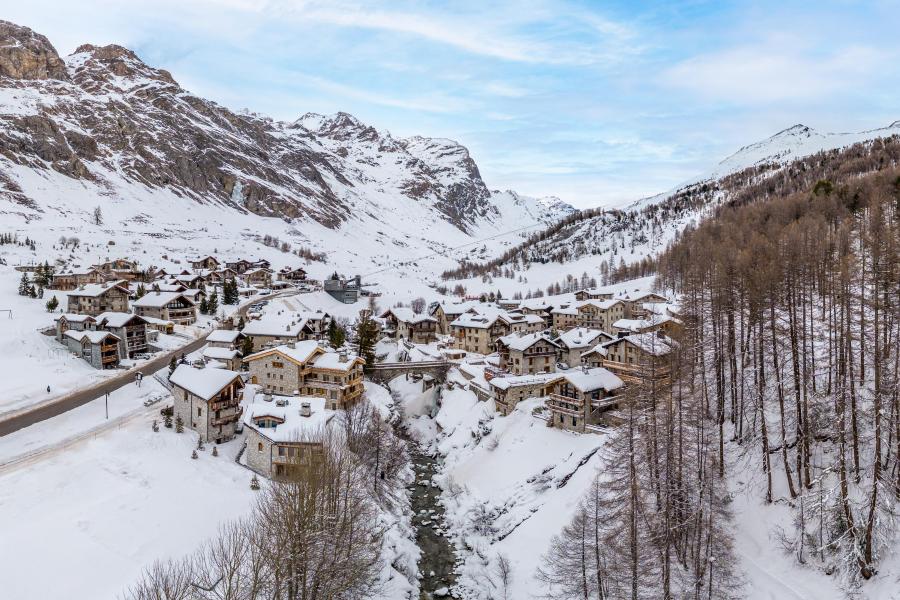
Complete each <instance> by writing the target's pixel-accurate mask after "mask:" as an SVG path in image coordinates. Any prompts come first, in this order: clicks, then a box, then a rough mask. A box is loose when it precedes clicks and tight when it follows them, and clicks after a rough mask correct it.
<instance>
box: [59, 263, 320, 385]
mask: <svg viewBox="0 0 900 600" xmlns="http://www.w3.org/2000/svg"><path fill="white" fill-rule="evenodd" d="M187 262H188V263H189V264H190V267H191V268H190V270H188V269H183V270H181V271H178V272H172V273H170V272H167V271H166V270H165V269H157V268H154V267H151V268H150V269H148V270H141V269H139V268H138V266H137V263H135V262H134V261H130V260H127V259H115V260H110V261H107V262H104V263H100V264H96V265H92V266H91V267H89V268H88V269H85V270H80V271H79V270H72V271H65V272H60V273H56V274H54V275H53V283H52V286H53V288H55V289H58V290H63V291H66V292H67V296H68V299H67V304H66V307H65V310H66V312H65V313H64V314H62V315H60V316H59V317H58V318H57V319H56V338H57V340H59V341H60V343H62V344H63V345H65V346H66V347H67V348H68V349H69V350H70V351H71V352H72V353H73V354H75V355H77V356H80V357H82V358H84V359H85V360H86V361H87V362H88V363H89V364H91V365H92V366H94V367H96V368H98V369H109V368H116V367H118V366H119V361H120V360H122V359H126V358H134V357H135V355H137V354H141V353H145V352H147V351H148V343H147V342H148V341H152V338H154V337H155V335H156V334H155V333H154V332H162V333H166V334H171V333H173V331H174V328H175V326H176V325H191V324H193V323H195V322H196V321H197V318H198V316H197V315H198V307H199V306H200V305H201V304H202V302H203V300H204V299H205V298H206V297H207V291H206V290H207V287H208V286H209V287H213V286H221V285H223V284H224V283H225V282H226V281H234V282H236V283H237V284H238V288H237V289H238V294H239V295H240V296H244V297H250V296H252V295H254V294H257V293H259V291H260V290H261V289H266V288H272V287H273V277H276V276H277V277H278V282H279V283H280V284H283V285H285V286H287V285H291V283H288V282H292V283H296V282H300V281H306V271H304V270H303V269H302V268H299V267H298V268H290V267H285V268H284V269H281V270H280V271H279V272H278V273H277V275H276V274H273V272H272V270H271V265H270V264H269V262H268V261H267V260H263V259H254V260H248V259H238V260H234V261H230V262H224V263H221V262H220V261H219V260H218V259H217V258H215V257H214V256H203V257H198V258H192V259H189V260H188V261H187ZM276 287H277V286H276ZM139 289H140V290H141V291H143V292H144V293H143V294H142V295H139V293H138V292H139ZM101 317H102V318H101ZM320 320H321V319H320ZM119 323H122V325H119ZM309 323H310V325H309V326H306V327H301V329H302V330H303V331H302V335H307V336H308V335H316V334H318V333H319V332H320V329H318V327H321V323H319V322H318V321H317V320H316V318H315V317H310V319H309ZM326 325H327V323H326ZM123 336H124V337H123ZM253 337H254V338H255V337H256V335H255V334H253ZM282 337H286V338H288V339H286V341H290V339H289V338H290V336H282ZM278 338H279V336H272V339H278ZM294 339H307V338H306V337H297V336H294ZM264 341H265V340H263V341H262V343H264ZM218 353H219V354H221V355H223V356H224V352H222V351H219V352H218ZM234 358H235V357H232V359H231V360H232V361H233V360H234Z"/></svg>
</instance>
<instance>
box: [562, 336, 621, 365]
mask: <svg viewBox="0 0 900 600" xmlns="http://www.w3.org/2000/svg"><path fill="white" fill-rule="evenodd" d="M611 339H613V336H611V335H609V334H608V333H606V332H604V331H600V330H599V329H588V328H586V327H575V328H573V329H570V330H568V331H565V332H563V333H561V334H559V338H558V339H557V340H556V342H557V343H558V344H559V345H560V361H562V362H564V363H566V364H567V365H568V366H570V367H578V366H581V355H582V354H584V353H585V352H587V351H588V350H590V349H591V348H593V347H594V346H596V345H597V344H599V343H600V342H608V341H609V340H611Z"/></svg>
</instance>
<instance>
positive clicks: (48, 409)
mask: <svg viewBox="0 0 900 600" xmlns="http://www.w3.org/2000/svg"><path fill="white" fill-rule="evenodd" d="M280 295H282V293H279V294H272V295H269V296H262V297H260V298H253V299H252V300H251V301H249V302H247V303H246V304H244V305H242V306H240V307H239V308H238V312H239V314H241V315H246V314H247V309H248V308H249V307H250V305H251V304H255V303H256V302H259V301H260V300H268V299H271V298H275V297H277V296H280ZM209 333H210V332H207V333H205V334H204V335H203V336H202V337H199V338H197V339H196V340H193V341H191V342H189V343H187V344H185V345H184V346H181V347H180V348H176V349H175V350H170V351H168V352H165V353H164V354H161V355H160V356H157V357H156V358H153V359H151V360H149V361H147V362H146V363H144V364H143V365H141V366H139V367H133V368H131V369H129V370H127V371H124V372H123V373H122V374H121V375H116V376H115V377H112V378H110V379H105V380H103V381H100V382H98V383H95V384H93V385H90V386H88V387H85V388H81V389H79V390H75V391H74V392H70V393H68V394H65V395H63V396H59V397H57V398H53V399H51V400H47V401H46V402H41V403H39V404H35V405H32V406H28V407H26V408H23V409H20V410H16V411H12V412H9V413H6V414H4V415H2V416H0V437H3V436H4V435H9V434H10V433H12V432H14V431H18V430H20V429H22V428H23V427H28V426H29V425H34V424H35V423H40V422H41V421H43V420H45V419H50V418H53V417H55V416H57V415H61V414H63V413H64V412H67V411H70V410H72V409H73V408H78V407H79V406H82V405H84V404H87V403H88V402H90V401H91V400H96V399H97V398H102V397H103V395H104V394H107V393H112V392H114V391H116V390H117V389H119V388H121V387H124V386H126V385H128V384H129V383H134V376H135V374H136V373H138V372H140V373H141V374H143V375H144V376H145V377H152V376H153V374H154V373H155V372H157V371H159V370H160V369H162V368H164V367H166V366H167V365H168V364H169V362H170V361H171V360H172V357H173V356H176V357H179V356H181V355H182V354H190V353H191V352H194V351H196V350H199V349H200V348H201V347H202V346H203V344H205V343H206V336H208V335H209Z"/></svg>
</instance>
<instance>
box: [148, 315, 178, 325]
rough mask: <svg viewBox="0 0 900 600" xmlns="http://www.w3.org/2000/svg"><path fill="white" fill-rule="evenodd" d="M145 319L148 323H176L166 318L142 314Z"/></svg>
mask: <svg viewBox="0 0 900 600" xmlns="http://www.w3.org/2000/svg"><path fill="white" fill-rule="evenodd" d="M141 318H142V319H143V320H145V321H147V324H148V325H174V324H175V323H173V322H172V321H166V320H165V319H157V318H156V317H147V316H142V317H141Z"/></svg>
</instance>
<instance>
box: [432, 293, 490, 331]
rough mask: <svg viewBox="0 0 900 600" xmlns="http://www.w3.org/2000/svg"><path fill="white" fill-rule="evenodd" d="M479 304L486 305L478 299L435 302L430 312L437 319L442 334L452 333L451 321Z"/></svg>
mask: <svg viewBox="0 0 900 600" xmlns="http://www.w3.org/2000/svg"><path fill="white" fill-rule="evenodd" d="M477 306H484V305H483V304H481V303H480V302H478V301H474V302H461V303H453V304H442V303H440V302H434V303H432V304H431V306H429V307H428V314H429V315H431V316H432V317H434V318H435V319H437V322H438V331H439V332H440V333H442V334H448V333H450V323H452V322H453V321H455V320H456V319H458V318H459V317H460V315H462V314H463V313H467V312H470V311H471V310H472V309H473V308H475V307H477Z"/></svg>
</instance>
